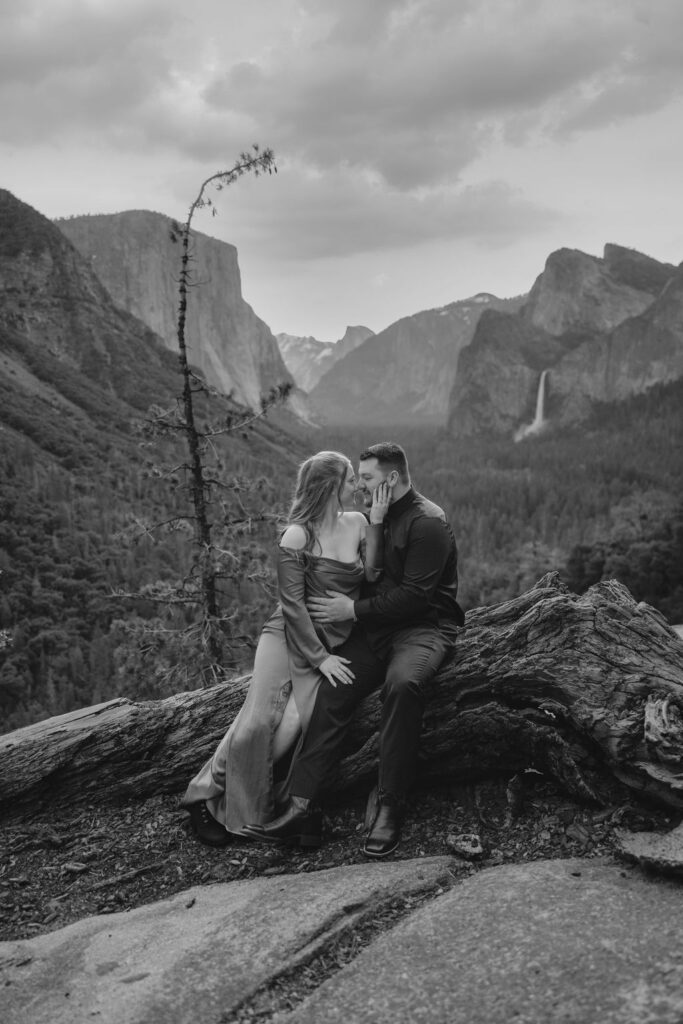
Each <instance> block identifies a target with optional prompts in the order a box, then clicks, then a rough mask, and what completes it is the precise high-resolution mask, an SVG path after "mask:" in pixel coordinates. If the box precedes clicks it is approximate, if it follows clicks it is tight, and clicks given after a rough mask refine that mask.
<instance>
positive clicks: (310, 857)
mask: <svg viewBox="0 0 683 1024" xmlns="http://www.w3.org/2000/svg"><path fill="white" fill-rule="evenodd" d="M364 815H365V796H364V795H362V794H360V795H358V796H356V797H348V798H347V799H346V800H345V802H344V803H340V804H339V805H337V806H336V807H334V808H332V809H330V812H329V813H328V814H327V815H326V818H325V842H324V843H323V845H322V846H321V848H320V849H319V850H315V851H310V850H307V851H305V852H302V851H298V850H295V849H291V848H288V847H279V846H278V847H273V846H265V845H262V844H258V843H253V842H249V841H246V840H236V841H235V842H234V843H231V844H230V845H229V846H226V847H224V848H221V849H213V848H210V847H206V846H203V845H202V844H201V843H199V842H198V841H197V840H196V838H195V837H194V835H193V833H192V831H191V830H190V828H189V819H188V817H187V814H186V812H185V811H184V810H182V809H180V808H179V807H178V798H177V797H173V796H159V797H153V798H150V799H147V800H144V801H140V802H136V803H127V804H125V805H123V806H115V807H102V806H94V805H93V806H90V807H87V808H86V809H83V808H82V807H81V808H79V809H78V810H74V811H73V812H67V811H60V812H55V814H54V816H52V817H51V818H50V819H49V820H47V819H46V818H44V817H43V818H41V819H40V820H36V821H34V822H31V823H30V824H12V825H5V826H4V827H3V828H2V831H1V832H0V939H3V940H7V939H20V938H30V937H31V936H34V935H39V934H41V933H44V932H48V931H53V930H55V929H57V928H61V927H63V926H64V925H66V924H69V923H70V922H72V921H75V920H78V919H80V918H83V917H87V916H90V915H93V914H107V913H113V912H115V911H121V910H130V909H132V908H134V907H139V906H142V905H143V904H146V903H151V902H154V901H156V900H159V899H163V898H164V897H166V896H171V895H172V894H174V893H176V892H179V891H182V890H184V889H188V888H190V887H191V886H195V885H209V884H211V883H214V882H229V881H233V880H235V879H245V878H254V877H257V876H261V875H276V874H285V873H293V872H298V871H319V870H322V869H324V868H331V867H338V866H340V865H343V864H355V863H359V862H362V861H363V860H364V857H363V854H362V853H361V850H360V847H361V844H362V839H363V822H364ZM678 818H680V814H679V815H675V814H673V813H672V812H670V811H667V810H662V809H657V808H655V809H650V808H644V807H643V806H642V805H637V804H635V803H632V802H631V801H630V799H629V798H628V797H627V796H626V797H625V796H624V795H623V794H620V795H619V797H618V799H617V800H616V801H615V803H614V804H612V805H610V806H608V807H600V808H598V807H595V806H592V807H589V806H586V805H582V804H579V803H576V802H575V801H572V800H571V799H568V798H567V797H566V796H564V795H563V794H561V793H559V792H558V791H557V789H556V788H555V787H554V786H553V785H552V784H550V783H548V782H546V781H544V779H543V778H542V777H533V778H529V779H527V778H524V779H521V780H520V779H517V780H516V784H514V785H512V786H511V785H509V784H508V785H506V783H505V782H491V783H485V784H480V785H478V786H477V787H476V788H474V787H462V786H461V787H455V786H452V785H450V786H449V785H440V786H433V785H432V786H430V787H429V788H428V789H427V788H425V787H423V788H422V789H420V790H418V791H417V792H416V793H415V795H414V796H413V798H412V799H411V800H410V802H409V804H408V808H407V817H406V823H405V826H404V830H403V841H402V843H401V845H400V847H399V849H398V850H397V851H396V853H395V854H393V857H395V858H409V857H427V856H435V855H444V854H448V853H454V852H457V837H458V836H460V835H463V834H470V833H474V834H476V835H477V836H479V838H480V840H481V845H482V847H483V853H482V854H481V855H480V856H479V857H478V858H476V859H473V860H468V859H462V860H461V861H459V862H458V863H459V864H460V868H461V870H462V871H463V872H472V871H477V870H480V869H481V868H482V867H490V866H492V865H495V864H503V863H513V862H518V861H529V860H542V859H549V858H557V857H597V856H605V855H610V854H612V853H613V851H614V832H615V829H616V828H628V829H631V830H634V831H640V830H643V829H647V830H655V831H658V830H661V831H662V832H666V831H669V830H670V829H671V828H672V827H674V826H675V825H676V824H678Z"/></svg>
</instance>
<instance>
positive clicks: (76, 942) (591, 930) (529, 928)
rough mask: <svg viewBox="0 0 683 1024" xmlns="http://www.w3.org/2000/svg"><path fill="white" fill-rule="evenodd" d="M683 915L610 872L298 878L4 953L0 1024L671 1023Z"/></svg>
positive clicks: (626, 875) (416, 864) (666, 889)
mask: <svg viewBox="0 0 683 1024" xmlns="http://www.w3.org/2000/svg"><path fill="white" fill-rule="evenodd" d="M397 908H401V910H398V909H397ZM682 913H683V889H682V888H681V886H680V884H679V883H677V882H675V881H672V880H664V879H659V878H652V877H649V876H647V875H644V874H643V873H641V872H640V871H639V870H638V869H634V868H631V867H626V866H624V865H623V864H618V863H615V862H614V861H612V860H609V859H600V860H597V859H595V860H590V859H572V860H551V861H536V862H533V863H521V864H508V865H503V866H499V867H495V866H494V867H485V868H484V869H482V870H476V869H475V868H472V867H471V866H470V865H468V864H465V863H464V862H463V861H462V860H460V859H458V858H452V859H448V858H446V857H432V858H422V859H420V860H412V861H411V860H408V861H393V862H392V861H388V862H386V863H383V864H366V865H354V866H347V867H340V868H335V869H332V870H327V871H318V872H312V873H306V872H301V871H300V870H299V872H296V871H295V872H293V873H292V874H288V875H278V876H277V877H275V878H270V879H252V880H247V881H237V882H232V883H228V884H223V885H205V886H200V887H195V888H193V889H188V890H186V891H185V892H181V893H178V894H177V895H175V896H173V897H171V898H170V899H166V900H162V901H160V902H158V903H154V904H151V905H149V906H145V907H140V908H138V909H136V910H133V911H130V912H126V913H117V914H109V915H101V916H98V917H91V918H86V919H85V920H82V921H78V922H76V923H75V924H72V925H69V926H68V927H66V928H63V929H61V930H60V931H55V932H52V933H49V934H46V935H40V936H37V937H35V938H32V939H27V940H21V941H16V942H3V943H0V983H1V984H2V985H3V1010H4V1012H5V1015H6V1019H7V1020H8V1021H12V1024H85V1022H89V1021H92V1020H97V1021H100V1022H102V1024H108V1022H109V1024H138V1022H139V1024H142V1022H144V1024H162V1022H163V1024H194V1022H196V1021H207V1022H208V1021H219V1020H220V1021H237V1020H247V1019H249V1020H251V1019H260V1020H265V1019H268V1020H276V1021H279V1022H282V1024H284V1022H291V1024H294V1022H297V1024H308V1022H310V1024H334V1022H344V1024H345V1022H347V1021H353V1022H354V1024H384V1022H386V1024H396V1022H404V1021H422V1020H429V1021H435V1022H439V1024H441V1022H446V1021H448V1022H449V1024H508V1022H509V1021H512V1020H519V1021H524V1022H525V1024H549V1022H559V1021H563V1022H565V1024H593V1022H598V1021H600V1022H603V1021H604V1022H608V1021H609V1022H610V1024H641V1022H643V1021H649V1022H652V1024H658V1022H661V1024H674V1022H675V1021H680V1020H681V1019H682V1015H683V968H682V967H681V958H680V940H679V939H678V936H679V934H680V919H681V914H682Z"/></svg>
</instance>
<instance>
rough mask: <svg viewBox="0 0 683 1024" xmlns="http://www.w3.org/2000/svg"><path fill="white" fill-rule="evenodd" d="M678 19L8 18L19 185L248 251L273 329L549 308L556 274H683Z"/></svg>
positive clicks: (5, 135)
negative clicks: (623, 268)
mask: <svg viewBox="0 0 683 1024" xmlns="http://www.w3.org/2000/svg"><path fill="white" fill-rule="evenodd" d="M681 39H683V4H682V3H681V2H680V0H562V2H559V0H249V2H247V0H239V2H237V0H192V2H191V3H190V2H188V0H184V2H180V0H2V3H1V4H0V170H1V172H2V173H1V174H0V187H5V188H9V189H10V190H11V191H12V192H13V193H14V194H15V195H16V196H18V197H19V198H20V199H22V200H24V201H25V202H28V203H30V204H31V205H32V206H34V207H36V208H37V209H38V210H40V211H41V212H42V213H44V214H46V215H47V216H50V217H57V216H65V215H69V214H79V213H108V212H115V211H119V210H126V209H152V210H158V211H160V212H162V213H167V214H169V215H171V216H174V217H177V218H183V217H184V215H185V214H186V211H187V208H188V206H189V204H190V202H191V201H192V199H193V198H194V195H195V193H196V191H197V188H198V186H199V184H200V183H201V182H202V180H203V179H204V178H205V177H207V176H208V175H209V174H211V173H212V172H213V171H217V170H220V169H222V168H225V167H228V166H230V165H231V164H232V163H233V161H234V159H235V157H237V155H238V154H239V153H240V151H242V150H244V149H245V148H248V147H249V146H250V145H251V144H252V143H253V142H258V143H260V144H261V145H262V146H270V147H272V148H273V149H274V150H275V154H276V159H277V164H278V171H279V173H278V175H277V176H273V177H263V178H259V179H249V180H246V179H242V180H240V181H239V182H238V183H237V184H235V185H234V186H232V187H231V188H230V189H228V190H226V191H224V192H221V193H220V194H219V195H217V196H216V197H215V198H216V202H217V210H218V216H216V217H215V218H212V217H211V216H210V214H209V212H208V211H202V212H201V213H200V214H198V215H197V219H196V222H195V223H196V227H197V228H198V229H199V230H202V231H205V232H206V233H207V234H211V235H214V236H216V237H218V238H222V239H225V240H227V241H230V242H233V243H234V244H235V245H236V246H237V248H238V250H239V257H240V265H241V269H242V284H243V292H244V295H245V298H246V299H247V301H248V302H250V303H251V304H252V305H253V307H254V309H255V310H256V312H257V313H258V315H259V316H261V317H262V318H263V319H264V320H265V321H266V322H267V323H268V324H269V326H270V327H271V328H272V329H273V330H274V331H287V332H289V333H293V334H312V335H314V336H316V337H318V338H320V339H321V340H326V341H334V340H336V339H337V338H339V337H341V335H342V334H343V332H344V329H345V327H346V325H347V324H365V325H366V326H368V327H370V328H372V329H373V330H375V331H379V330H381V329H382V328H384V327H386V326H387V325H388V324H390V323H391V322H393V321H394V320H396V319H398V318H399V317H401V316H404V315H407V314H410V313H415V312H418V311H419V310H421V309H427V308H431V307H434V306H439V305H443V304H444V303H447V302H452V301H454V300H456V299H459V298H465V297H467V296H468V295H471V294H474V293H475V292H477V291H491V292H495V293H496V294H498V295H500V296H507V295H515V294H519V293H521V292H524V291H527V290H528V289H529V287H530V286H531V284H532V283H533V281H534V279H535V277H536V276H537V275H538V274H539V273H540V272H541V270H542V269H543V265H544V262H545V259H546V257H547V255H548V254H549V253H550V252H552V251H553V250H554V249H557V248H559V247H561V246H570V247H573V248H578V249H582V250H584V251H586V252H590V253H594V254H596V255H600V254H601V252H602V248H603V246H604V244H605V242H617V243H619V244H622V245H626V246H632V247H634V248H637V249H640V250H641V251H643V252H646V253H649V254H650V255H652V256H655V257H656V258H658V259H660V260H667V261H670V262H672V263H679V262H680V261H681V260H683V217H682V216H681V213H682V211H681V186H680V178H681V167H683V130H682V128H681V126H682V125H683V49H682V47H681V42H680V40H681Z"/></svg>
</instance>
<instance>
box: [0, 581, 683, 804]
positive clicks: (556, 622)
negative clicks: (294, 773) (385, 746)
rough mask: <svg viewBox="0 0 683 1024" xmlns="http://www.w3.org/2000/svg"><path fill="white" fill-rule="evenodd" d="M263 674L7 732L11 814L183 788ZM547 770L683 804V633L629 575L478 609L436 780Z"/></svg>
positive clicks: (356, 764) (359, 727)
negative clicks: (633, 586) (634, 587)
mask: <svg viewBox="0 0 683 1024" xmlns="http://www.w3.org/2000/svg"><path fill="white" fill-rule="evenodd" d="M248 681H249V677H248V676H244V677H242V678H240V679H233V680H230V681H227V682H225V683H223V684H220V685H218V686H214V687H212V688H210V689H206V690H197V691H191V692H188V693H181V694H177V695H175V696H173V697H169V698H167V699H165V700H160V701H144V702H135V701H131V700H126V699H118V700H112V701H108V702H106V703H104V704H100V705H97V706H95V707H90V708H85V709H83V710H81V711H76V712H73V713H71V714H67V715H61V716H59V717H57V718H50V719H47V720H46V721H44V722H39V723H37V724H36V725H31V726H28V727H26V728H24V729H19V730H17V731H15V732H12V733H9V734H7V735H5V736H0V817H4V818H6V819H7V818H17V817H19V818H28V817H31V816H34V815H36V814H38V813H40V812H41V811H42V810H43V809H45V808H47V807H49V808H55V807H57V806H59V805H65V804H68V805H71V806H78V805H80V804H85V803H92V802H93V801H98V802H101V803H106V802H111V801H119V800H123V799H130V798H133V797H146V796H149V795H150V794H153V793H181V792H182V791H183V789H184V787H185V785H186V783H187V781H188V779H189V778H190V777H191V776H192V775H193V774H194V772H195V771H196V770H197V768H198V767H199V766H200V765H201V764H202V763H203V762H204V760H205V759H206V758H207V757H209V756H210V754H211V753H212V751H213V749H214V747H215V745H216V743H217V742H218V740H219V739H220V738H221V736H222V735H223V733H224V732H225V730H226V729H227V727H228V726H229V724H230V722H231V721H232V720H233V718H234V717H235V715H236V714H237V711H238V709H239V707H240V706H241V703H242V700H243V697H244V693H245V690H246V687H247V686H248ZM378 716H379V700H378V698H377V696H374V697H372V698H370V699H368V700H367V701H365V702H364V703H363V705H361V707H360V708H359V712H358V715H357V721H356V724H355V726H354V728H353V729H352V730H351V732H350V735H349V737H348V745H347V747H348V752H347V755H346V756H345V757H344V759H343V760H342V762H341V764H340V766H339V773H338V780H337V790H343V789H348V788H349V787H351V786H352V785H354V784H355V783H357V782H359V781H360V780H366V779H369V778H371V777H372V776H373V775H374V773H375V771H376V752H377V737H376V730H377V722H378ZM525 769H535V770H536V771H540V772H542V773H544V774H546V775H548V776H550V777H552V778H553V779H554V780H555V781H556V782H557V783H558V784H559V785H560V786H561V787H562V788H563V789H564V790H566V791H568V792H569V793H571V794H573V795H577V796H580V797H582V798H584V799H587V800H597V801H599V802H605V801H606V800H607V799H608V796H607V793H608V790H609V787H610V786H614V784H615V780H617V783H618V784H619V785H620V786H622V787H623V786H626V787H628V789H629V790H631V791H632V792H633V793H635V794H637V795H639V796H646V797H650V798H653V799H655V800H657V801H659V802H661V803H664V804H667V805H669V806H672V807H677V808H680V807H683V641H682V640H681V639H680V638H679V637H678V636H677V635H676V633H675V632H674V630H673V629H672V628H671V627H670V626H669V625H668V624H667V622H666V621H665V619H664V618H663V616H662V615H660V613H659V612H657V611H656V610H655V609H653V608H652V607H650V606H649V605H645V604H642V603H641V604H638V603H636V602H635V601H634V600H633V598H632V596H631V595H630V593H629V592H628V590H626V588H625V587H623V586H622V585H621V584H619V583H616V582H614V581H609V582H603V583H599V584H597V585H596V586H594V587H592V588H591V589H590V590H589V591H587V592H586V593H585V594H584V595H582V596H580V597H579V596H577V595H576V594H573V593H570V592H569V591H568V590H567V589H566V587H564V585H563V584H562V583H561V581H560V579H559V576H558V574H557V573H550V574H548V575H547V576H544V577H543V579H541V580H540V581H539V582H538V583H537V584H536V585H535V586H534V587H533V588H532V589H531V590H529V591H527V592H526V593H524V594H522V595H521V596H520V597H517V598H515V599H513V600H511V601H506V602H504V603H502V604H500V605H496V606H493V607H487V608H477V609H474V610H473V611H471V612H469V613H468V616H467V624H466V626H465V628H463V629H462V631H461V633H460V635H459V640H458V647H457V652H456V654H455V656H454V658H453V659H452V660H451V661H450V662H449V663H448V664H446V665H444V666H443V668H442V669H441V671H440V672H439V675H438V676H437V679H436V680H435V683H434V687H433V693H432V694H431V697H430V701H429V705H428V711H427V714H426V716H425V722H424V729H423V740H422V771H423V773H424V774H425V775H430V774H432V775H437V776H439V777H441V778H443V777H444V776H447V777H450V778H453V780H454V781H469V782H476V781H478V780H481V779H484V778H491V777H494V776H496V775H506V774H507V775H509V774H511V773H514V772H519V771H523V770H525Z"/></svg>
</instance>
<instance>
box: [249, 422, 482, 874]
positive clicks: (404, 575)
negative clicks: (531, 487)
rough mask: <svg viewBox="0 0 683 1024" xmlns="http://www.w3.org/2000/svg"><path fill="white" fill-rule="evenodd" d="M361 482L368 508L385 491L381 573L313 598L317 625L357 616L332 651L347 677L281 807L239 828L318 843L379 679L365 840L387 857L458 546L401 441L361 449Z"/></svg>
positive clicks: (375, 853)
mask: <svg viewBox="0 0 683 1024" xmlns="http://www.w3.org/2000/svg"><path fill="white" fill-rule="evenodd" d="M358 479H359V486H360V489H361V490H362V492H363V495H364V498H365V502H366V505H368V506H369V505H371V503H372V494H373V492H374V491H376V490H377V489H378V488H380V487H384V488H385V489H386V488H388V489H389V492H390V499H389V507H388V511H387V513H386V518H385V519H384V522H383V523H372V522H370V524H369V526H368V529H369V530H383V532H384V570H383V573H382V576H381V578H380V580H379V582H378V583H377V584H375V585H374V586H373V589H372V593H371V594H369V595H368V596H362V597H361V598H360V599H359V600H357V601H353V600H352V599H351V598H349V597H347V596H345V595H343V594H337V593H334V592H331V593H330V594H329V596H328V597H326V598H317V599H315V598H314V599H311V601H310V602H309V609H310V612H311V617H312V618H313V619H314V620H315V621H318V622H338V621H344V620H347V619H354V620H355V621H356V622H357V623H358V627H362V628H358V627H354V629H353V630H352V632H351V636H350V637H349V639H348V640H347V641H346V642H345V643H344V644H343V645H342V646H341V647H339V648H338V649H336V650H335V654H337V655H338V656H339V657H344V658H348V659H349V661H350V663H351V669H352V671H353V675H354V682H353V683H352V684H351V685H348V686H337V687H332V686H329V685H326V684H325V683H323V684H322V685H321V686H320V689H319V691H318V696H317V699H316V704H315V708H314V711H313V716H312V718H311V722H310V725H309V727H308V730H307V733H306V737H305V739H304V743H303V746H302V748H301V751H300V752H299V754H298V756H297V758H296V761H295V764H294V767H293V771H292V777H291V788H290V792H291V793H292V796H291V798H290V800H289V803H288V805H287V807H286V808H285V810H284V812H283V813H282V814H281V815H280V816H279V817H278V818H275V819H274V820H273V821H271V822H269V823H268V824H267V825H260V826H257V825H249V826H247V827H246V829H245V831H246V832H247V833H248V834H249V835H251V836H252V837H254V838H259V839H263V840H266V841H270V842H299V843H300V844H301V845H309V846H316V845H319V844H320V839H321V820H322V815H321V813H320V808H319V806H318V801H319V798H320V796H321V794H322V793H323V792H324V790H325V788H326V787H327V785H328V784H329V782H330V781H331V778H332V776H333V773H334V769H335V767H336V765H337V764H338V761H339V756H340V749H341V746H342V742H343V738H344V733H345V731H346V729H347V727H348V725H349V723H350V721H351V719H352V717H353V712H354V709H355V708H356V706H357V705H358V703H359V702H360V701H361V700H362V699H363V698H364V697H366V696H367V695H368V694H369V693H371V692H372V691H373V690H376V689H378V688H379V687H380V686H382V683H383V687H382V717H381V724H380V731H379V785H378V792H377V801H376V807H375V809H374V817H373V822H372V824H371V827H370V830H369V833H368V836H367V838H366V841H365V845H364V847H363V852H364V853H365V854H366V855H367V856H369V857H385V856H387V854H389V853H392V852H393V851H394V850H395V849H396V847H397V846H398V844H399V842H400V836H401V824H402V811H403V804H404V800H405V796H406V794H407V792H408V790H409V788H410V786H411V784H412V782H413V779H414V776H415V771H416V767H417V753H418V746H419V740H420V730H421V727H422V713H423V709H424V704H425V691H426V687H427V684H428V683H429V682H430V680H431V679H433V677H434V675H435V674H436V672H437V671H438V669H439V667H440V665H441V663H442V662H443V660H444V658H445V656H446V655H447V653H448V652H449V651H450V650H451V649H452V647H453V644H454V642H455V636H456V633H457V628H458V627H459V626H462V625H463V623H464V614H463V611H462V609H461V608H460V606H459V604H458V602H457V600H456V597H457V590H458V572H457V549H456V544H455V538H454V536H453V531H452V529H451V527H450V525H449V523H448V521H447V519H446V516H445V514H444V512H443V511H442V509H440V508H439V507H438V505H435V504H434V503H433V502H431V501H429V500H428V499H427V498H424V497H423V496H422V495H421V494H418V493H417V491H416V490H414V488H413V487H412V485H411V482H410V474H409V470H408V460H407V458H406V454H405V452H404V450H403V449H402V448H401V447H400V445H398V444H393V443H391V442H382V443H380V444H375V445H371V446H370V447H369V448H366V449H365V450H364V451H363V452H361V455H360V463H359V468H358Z"/></svg>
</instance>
